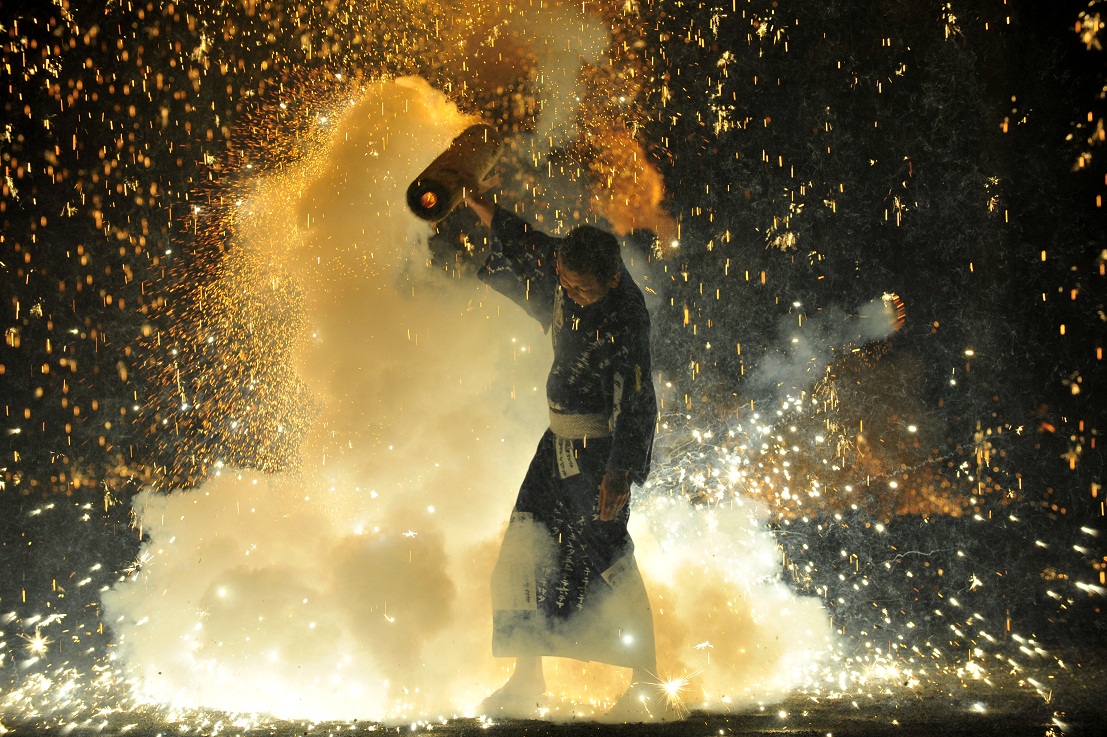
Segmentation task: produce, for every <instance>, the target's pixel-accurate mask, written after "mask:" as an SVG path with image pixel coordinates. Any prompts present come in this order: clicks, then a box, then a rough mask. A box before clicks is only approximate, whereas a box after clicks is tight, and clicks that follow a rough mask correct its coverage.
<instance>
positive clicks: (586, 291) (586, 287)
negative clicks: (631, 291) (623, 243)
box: [557, 225, 623, 307]
mask: <svg viewBox="0 0 1107 737" xmlns="http://www.w3.org/2000/svg"><path fill="white" fill-rule="evenodd" d="M622 266H623V257H622V255H621V254H620V253H619V241H617V240H616V239H615V236H613V235H611V234H610V233H608V232H606V231H603V230H600V229H599V228H594V227H592V226H591V225H579V226H577V227H575V228H573V229H572V230H571V231H569V235H568V236H566V237H565V239H564V240H562V241H561V243H560V245H559V247H558V249H557V273H558V276H559V277H560V279H561V287H562V289H564V290H565V294H566V295H567V296H568V297H569V299H571V300H573V301H574V302H576V303H577V304H578V305H580V306H581V307H587V306H588V305H590V304H593V303H595V302H599V301H600V300H601V299H603V298H604V297H606V296H607V293H608V292H610V291H611V290H612V289H614V288H615V287H617V286H619V282H620V281H621V278H622Z"/></svg>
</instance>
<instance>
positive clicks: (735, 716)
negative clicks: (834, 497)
mask: <svg viewBox="0 0 1107 737" xmlns="http://www.w3.org/2000/svg"><path fill="white" fill-rule="evenodd" d="M1084 660H1085V661H1086V664H1085V665H1082V666H1080V667H1077V668H1071V669H1068V670H1065V671H1058V670H1057V669H1052V670H1051V671H1050V672H1048V673H1046V672H1041V673H1038V672H1035V673H1033V674H1027V673H1023V674H1018V675H1013V676H1010V677H1008V676H1003V677H1002V678H1001V680H1002V682H1000V681H996V680H991V682H990V683H989V682H985V681H967V682H960V681H959V680H958V679H956V678H952V677H951V678H950V679H949V681H950V682H949V683H945V684H941V685H940V686H938V685H934V684H930V685H929V686H927V687H925V688H915V689H906V688H899V687H894V686H893V687H889V686H888V685H887V684H886V685H885V686H883V687H882V688H883V690H882V691H875V692H874V693H872V694H853V695H850V696H847V697H845V698H834V699H821V698H812V697H810V696H804V695H799V694H797V695H794V696H792V697H791V698H789V699H788V700H787V701H785V702H784V703H783V704H777V705H774V706H771V707H768V706H767V707H764V708H753V709H749V710H745V711H735V712H734V713H729V714H720V713H707V712H701V711H692V712H691V713H690V714H689V715H688V716H687V717H686V718H684V719H683V720H681V721H677V722H671V723H663V724H621V725H611V724H600V723H596V722H594V721H591V720H584V719H582V720H580V721H576V722H570V723H555V722H548V721H542V720H492V721H489V720H483V719H471V718H456V719H443V720H437V721H433V722H419V723H415V724H401V725H395V724H393V725H386V724H381V723H373V722H322V723H306V722H284V721H281V722H278V721H274V722H261V723H258V722H257V721H255V720H253V719H252V718H251V719H244V718H236V717H233V716H228V715H223V714H202V715H192V716H191V717H190V718H188V719H187V720H184V721H180V720H169V719H165V718H161V717H158V716H155V715H152V714H128V713H114V714H107V715H103V716H99V715H98V716H95V717H93V718H89V719H82V720H81V721H80V722H74V721H68V720H65V719H42V720H35V721H26V720H21V719H20V718H19V717H18V715H11V714H9V715H5V716H4V717H3V719H2V724H3V727H2V728H0V734H3V733H4V730H5V729H6V730H7V731H8V733H10V734H14V735H67V736H76V735H92V734H105V735H115V734H127V735H135V736H136V737H147V736H148V737H156V736H165V735H170V734H178V735H181V734H192V735H197V734H199V735H215V734H227V735H273V736H274V737H300V736H304V737H315V736H319V737H322V736H324V735H326V736H328V737H329V736H331V735H335V736H337V735H343V734H369V733H374V734H408V735H410V734H438V735H446V736H450V737H467V736H469V735H472V736H473V737H476V735H490V736H495V735H500V736H503V735H533V736H534V737H543V736H546V735H549V736H550V737H555V736H570V737H571V736H576V735H597V736H604V735H612V736H616V735H640V734H641V735H658V737H665V736H670V737H677V736H684V735H689V736H695V737H712V736H714V735H720V736H729V735H811V736H812V737H825V736H827V735H830V736H831V737H845V736H847V735H854V736H857V737H868V736H870V735H873V736H875V735H901V736H902V737H932V736H934V735H953V736H957V735H974V736H976V737H989V736H990V735H1005V736H1006V735H1011V736H1019V735H1056V736H1058V737H1060V736H1061V735H1085V734H1086V735H1098V734H1103V733H1104V721H1103V718H1102V707H1103V703H1104V696H1105V695H1107V689H1105V675H1107V671H1105V669H1104V667H1103V662H1102V659H1101V658H1098V657H1093V658H1090V659H1089V658H1085V659H1084ZM1087 661H1091V662H1087ZM1035 684H1037V685H1035Z"/></svg>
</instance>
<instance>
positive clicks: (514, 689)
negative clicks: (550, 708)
mask: <svg viewBox="0 0 1107 737" xmlns="http://www.w3.org/2000/svg"><path fill="white" fill-rule="evenodd" d="M517 680H519V679H516V678H514V677H513V678H511V679H510V680H508V682H507V683H505V684H504V685H502V686H500V687H499V688H498V689H496V690H495V691H493V692H492V695H490V696H489V697H488V698H486V699H485V700H484V701H482V702H480V708H479V709H477V713H479V714H481V715H483V716H488V717H500V718H501V719H537V718H538V716H539V710H540V709H541V708H542V707H543V706H545V693H546V689H545V684H541V686H539V685H538V684H535V683H517V682H516V681H517Z"/></svg>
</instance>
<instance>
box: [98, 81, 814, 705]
mask: <svg viewBox="0 0 1107 737" xmlns="http://www.w3.org/2000/svg"><path fill="white" fill-rule="evenodd" d="M470 122H471V121H470V120H468V119H467V118H466V117H465V116H463V115H462V114H460V113H459V112H458V111H457V109H456V108H455V107H454V106H453V105H452V104H450V103H449V102H448V101H447V100H446V99H445V97H444V96H442V95H441V94H440V93H438V92H436V91H434V90H432V89H431V88H430V87H429V86H428V85H427V84H426V83H425V82H423V81H422V80H418V79H401V80H395V81H390V82H385V83H379V84H374V85H371V86H370V87H368V88H367V89H366V90H365V91H364V94H363V95H362V97H361V98H360V99H358V100H356V101H354V104H352V105H350V107H349V108H348V109H347V110H346V112H345V113H344V115H342V116H341V118H340V119H339V120H338V121H337V122H336V123H334V124H333V125H334V127H333V130H332V131H331V132H330V135H329V138H328V140H327V141H326V143H325V144H323V146H322V148H321V150H320V151H319V152H318V155H316V156H314V157H310V158H309V160H308V161H307V162H306V163H304V164H303V165H302V166H300V167H299V168H297V169H295V170H290V171H286V172H284V173H282V174H274V175H269V176H267V177H265V178H263V179H261V180H259V181H258V182H257V183H256V191H255V193H254V195H253V197H252V198H250V200H249V201H248V202H244V203H243V204H242V205H241V209H240V211H239V214H238V216H237V218H236V220H235V234H236V238H235V244H234V249H235V250H234V254H235V257H234V258H232V259H231V260H230V261H229V267H228V273H227V276H226V278H227V279H229V280H232V281H233V282H234V284H236V285H239V284H240V283H241V285H242V289H243V293H242V300H243V304H244V305H246V304H249V303H250V302H251V301H260V302H264V301H265V300H267V299H270V298H271V297H272V294H273V292H272V290H271V289H270V286H269V285H270V284H271V283H275V282H279V281H280V280H282V279H288V278H292V279H295V280H296V281H297V282H298V284H299V288H300V290H301V292H302V294H303V304H302V305H301V306H300V308H299V309H297V310H290V311H288V312H287V313H286V314H287V315H288V316H287V318H286V319H287V329H288V330H291V331H295V333H296V334H297V336H298V337H297V341H296V349H295V351H294V357H293V364H294V367H295V370H296V372H297V373H298V375H299V376H300V378H301V379H302V380H303V381H304V382H305V384H306V385H307V387H308V389H309V390H310V392H311V394H312V396H313V397H314V398H315V400H316V401H317V402H318V406H319V409H318V415H317V417H316V419H315V423H314V426H313V430H312V431H311V432H310V433H309V436H308V437H307V439H306V440H305V442H304V443H303V445H302V447H301V452H300V455H301V463H300V467H299V469H298V470H297V471H296V472H288V473H282V474H274V475H264V474H261V473H258V472H254V471H248V470H241V469H224V470H223V471H222V472H221V473H220V474H219V475H218V476H217V477H215V478H212V479H211V480H210V481H208V482H207V483H205V484H204V485H203V486H201V487H200V488H197V489H193V490H188V491H176V492H173V493H171V494H157V493H153V492H149V491H145V492H143V493H141V494H140V495H139V496H138V497H137V498H136V500H135V503H134V506H135V513H136V517H137V520H138V524H139V525H140V527H141V529H142V532H143V534H145V535H146V536H147V538H148V541H147V542H146V543H145V544H144V546H143V550H142V560H143V563H142V565H141V567H140V569H139V571H138V572H137V573H136V574H135V575H134V576H133V577H131V578H130V579H129V580H128V581H126V582H123V583H121V584H119V585H117V586H116V587H115V588H114V589H112V590H110V591H108V592H106V593H105V595H104V598H103V603H104V607H105V611H106V614H107V621H109V622H111V623H112V628H113V631H114V632H115V635H116V640H117V644H118V646H119V647H118V651H119V653H120V655H121V656H122V658H123V659H124V661H125V663H126V664H127V668H128V669H129V673H130V676H131V677H132V679H133V682H134V683H135V684H136V688H137V690H138V691H139V692H140V693H141V694H142V695H143V696H144V697H145V698H148V699H149V700H151V701H154V702H157V703H162V704H169V705H172V706H175V707H209V708H217V709H223V710H227V711H232V712H267V713H270V714H274V715H277V716H282V717H296V718H313V719H323V718H367V719H384V720H397V721H398V720H406V719H411V718H415V717H420V716H422V717H433V716H436V715H443V714H454V713H471V711H472V709H473V708H474V707H475V705H476V704H477V703H479V701H480V699H481V698H482V697H483V696H484V695H486V694H487V693H488V692H489V691H490V690H491V689H492V688H494V687H495V686H496V685H498V683H499V681H501V680H502V679H503V677H504V675H505V672H506V671H505V668H506V667H507V665H508V664H507V663H505V662H504V661H497V660H496V659H494V658H493V657H492V655H491V602H490V594H489V579H490V577H491V574H492V569H493V565H494V562H495V557H496V551H497V549H498V545H499V540H500V537H501V535H502V531H503V528H504V526H505V524H506V521H507V517H508V513H509V511H510V509H511V506H512V502H513V500H514V495H515V492H516V490H517V488H518V484H519V481H520V480H521V479H522V476H523V473H524V471H525V468H526V466H527V464H528V462H529V460H530V457H531V454H532V453H533V448H534V445H535V443H536V442H537V440H538V437H539V436H540V434H541V432H542V430H543V429H544V427H545V423H546V419H545V415H546V407H545V397H544V381H545V371H546V369H547V368H548V365H549V360H550V357H549V348H548V345H547V341H548V338H547V337H546V336H544V335H542V333H541V330H540V328H539V327H538V325H537V323H535V322H533V321H532V320H530V318H528V317H525V316H524V314H523V313H522V311H521V310H519V309H518V308H517V307H515V306H514V305H511V304H510V303H508V302H507V301H506V300H504V299H502V298H500V297H499V296H497V295H495V294H493V293H490V292H489V291H488V290H487V289H485V288H484V287H483V285H481V284H479V283H478V282H477V281H476V280H472V279H465V280H462V279H451V278H450V277H449V276H448V275H447V274H445V273H439V272H437V271H435V270H433V269H432V268H430V267H429V266H428V264H427V257H426V251H425V239H426V236H427V231H426V226H425V225H423V224H422V223H421V222H419V221H417V220H416V219H415V218H414V216H412V215H411V214H410V212H408V211H407V209H406V206H405V205H404V193H405V189H406V186H407V184H408V182H409V181H410V180H411V179H412V178H413V177H414V176H416V175H417V174H418V173H419V172H420V171H421V170H422V169H423V168H424V167H425V166H426V165H427V163H429V161H430V159H431V158H433V156H434V155H435V153H436V152H438V151H441V150H443V149H445V147H446V146H447V144H448V142H449V141H450V140H451V138H452V137H453V136H454V135H456V133H458V132H459V131H460V130H461V129H463V128H464V127H465V126H466V125H468V124H469V123H470ZM246 312H247V310H246V308H245V307H243V313H244V314H245V313H246ZM636 514H637V515H638V516H639V517H641V516H642V515H647V517H646V519H645V520H639V521H637V522H636V523H635V527H634V530H635V534H636V535H638V537H639V538H640V539H638V550H639V558H640V561H642V566H641V567H642V569H643V573H644V575H645V577H646V580H647V586H648V587H649V588H650V591H651V596H652V597H653V606H654V609H655V621H656V623H657V629H658V641H659V646H661V647H659V652H660V655H661V657H662V661H663V662H662V666H661V667H662V671H663V673H664V672H669V673H672V674H676V672H677V671H678V670H680V669H685V668H687V669H696V670H700V671H701V674H700V675H699V676H697V678H698V679H699V681H698V682H700V683H702V684H703V688H704V689H705V690H707V691H708V692H709V693H713V694H716V695H723V694H730V695H733V696H734V697H735V698H745V697H748V698H751V699H753V698H758V697H761V698H768V697H769V695H770V694H775V693H779V692H780V691H781V690H782V689H786V688H787V687H789V686H790V685H792V684H793V683H794V682H795V680H794V679H795V672H796V670H795V668H794V667H793V664H792V663H791V662H790V660H789V659H790V658H792V657H804V658H810V651H812V650H814V649H817V648H818V646H819V643H820V642H822V643H823V644H825V638H826V637H827V635H828V631H827V625H826V618H825V616H824V615H823V614H822V613H821V612H819V611H818V607H817V606H816V605H815V604H814V603H813V601H811V600H801V599H797V598H796V597H794V596H793V595H792V594H790V593H789V592H788V591H787V589H786V588H784V587H783V586H781V585H779V584H766V583H765V581H764V580H763V579H764V578H765V577H766V576H768V577H772V576H773V574H774V572H779V571H778V570H777V569H778V568H779V564H778V562H777V560H776V557H775V547H774V545H773V543H772V540H771V537H770V536H768V535H767V533H765V532H763V531H760V530H758V531H757V532H756V533H754V532H751V529H750V528H748V526H743V525H745V520H747V519H757V515H758V514H760V513H759V512H754V511H753V508H752V507H748V508H746V509H745V510H743V513H742V515H740V516H739V517H732V516H729V515H728V514H726V513H724V512H722V511H719V512H716V513H715V514H714V515H711V516H704V515H702V514H701V513H698V512H695V511H693V510H691V509H688V508H687V507H679V508H671V509H662V508H660V507H656V506H655V505H652V504H643V505H640V508H639V510H638V511H637V512H636ZM751 515H752V516H751ZM646 520H649V521H648V522H647V521H646ZM755 527H756V525H755ZM774 580H775V579H774ZM766 586H768V588H766ZM766 593H768V595H766ZM785 610H788V611H789V612H790V614H788V615H786V614H785ZM782 622H785V623H786V625H782ZM782 627H783V629H782ZM706 640H709V641H710V643H711V647H710V649H708V648H705V647H700V648H699V649H697V646H699V645H701V643H702V642H703V641H706ZM708 655H709V656H710V658H709V660H710V662H707V660H708ZM551 665H552V667H551V668H550V669H548V671H547V674H548V678H549V681H550V685H551V689H552V690H553V691H554V692H555V693H556V694H557V695H558V698H561V699H563V701H564V702H565V703H567V704H570V705H576V704H587V703H590V701H594V700H595V698H596V693H597V690H598V691H599V692H601V693H606V694H607V697H606V698H612V697H615V696H617V695H618V694H619V693H620V692H621V690H622V689H623V688H624V687H625V680H620V679H623V678H624V676H623V674H621V673H618V672H613V671H611V670H610V669H609V670H607V671H604V670H602V669H596V668H592V667H588V666H579V665H570V664H567V663H561V664H551ZM582 669H588V670H590V673H591V675H589V677H588V678H583V677H581V672H582ZM589 679H593V680H589ZM596 679H598V680H596ZM589 684H591V686H590V685H589ZM597 684H598V686H597ZM589 688H591V691H588V689H589ZM575 710H577V707H576V706H572V708H568V709H567V710H566V711H565V712H564V713H565V714H566V715H568V714H571V713H572V712H573V711H575Z"/></svg>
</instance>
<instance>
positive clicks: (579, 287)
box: [557, 258, 622, 307]
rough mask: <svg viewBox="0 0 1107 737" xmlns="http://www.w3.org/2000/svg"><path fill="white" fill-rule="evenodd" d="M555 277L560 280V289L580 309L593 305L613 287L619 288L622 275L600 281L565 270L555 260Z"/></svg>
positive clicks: (589, 275) (561, 264)
mask: <svg viewBox="0 0 1107 737" xmlns="http://www.w3.org/2000/svg"><path fill="white" fill-rule="evenodd" d="M557 275H558V277H559V278H560V279H561V288H562V289H563V290H565V295H566V296H567V297H568V298H569V299H571V300H573V301H574V302H576V303H577V304H578V305H580V306H581V307H587V306H588V305H591V304H595V303H596V302H599V301H600V300H601V299H603V298H604V297H606V296H607V293H608V292H610V291H611V290H612V289H614V288H615V287H617V286H619V280H620V278H621V277H622V274H616V275H615V276H614V277H612V278H611V280H610V281H606V282H604V281H601V280H599V279H597V278H596V277H594V276H592V275H591V274H582V273H580V272H578V271H571V270H569V269H567V268H565V264H564V263H563V262H562V261H561V259H560V258H558V259H557Z"/></svg>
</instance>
